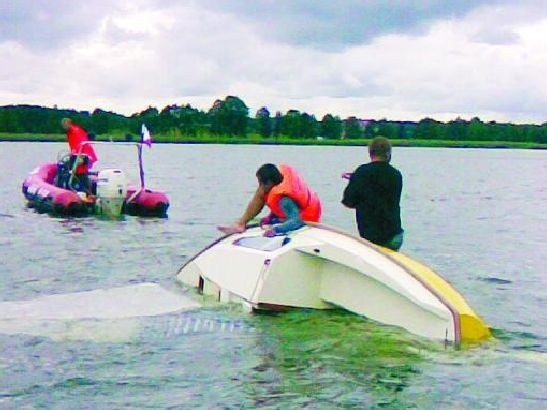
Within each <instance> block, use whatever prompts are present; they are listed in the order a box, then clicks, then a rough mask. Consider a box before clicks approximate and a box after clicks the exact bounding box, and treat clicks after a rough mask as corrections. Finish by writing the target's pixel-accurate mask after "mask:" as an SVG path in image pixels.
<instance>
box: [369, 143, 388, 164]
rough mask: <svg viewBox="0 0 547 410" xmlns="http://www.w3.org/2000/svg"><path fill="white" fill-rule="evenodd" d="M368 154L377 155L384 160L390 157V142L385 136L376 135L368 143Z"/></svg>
mask: <svg viewBox="0 0 547 410" xmlns="http://www.w3.org/2000/svg"><path fill="white" fill-rule="evenodd" d="M368 152H369V154H370V156H371V157H372V156H375V157H378V158H380V159H382V160H384V161H389V160H390V159H391V143H390V142H389V140H388V139H387V138H385V137H376V138H374V139H373V140H372V141H370V142H369V144H368Z"/></svg>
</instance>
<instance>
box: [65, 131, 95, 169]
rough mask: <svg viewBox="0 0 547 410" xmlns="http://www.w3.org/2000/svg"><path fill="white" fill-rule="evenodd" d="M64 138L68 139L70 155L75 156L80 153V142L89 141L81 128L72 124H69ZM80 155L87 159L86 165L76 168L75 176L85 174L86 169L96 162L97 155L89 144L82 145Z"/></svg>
mask: <svg viewBox="0 0 547 410" xmlns="http://www.w3.org/2000/svg"><path fill="white" fill-rule="evenodd" d="M66 136H67V139H68V145H69V147H70V153H71V154H72V155H77V154H78V153H80V146H81V144H82V142H84V141H89V139H88V138H87V133H86V132H85V131H84V130H83V129H82V128H80V127H78V126H77V125H74V124H71V125H70V126H69V127H68V130H67V132H66ZM81 153H82V154H84V155H86V156H87V157H88V164H87V165H78V167H77V168H76V173H77V174H85V173H86V172H87V171H88V169H89V168H91V167H92V166H93V164H94V163H95V162H96V161H97V154H96V153H95V149H94V148H93V146H92V145H91V144H84V145H83V146H82V150H81Z"/></svg>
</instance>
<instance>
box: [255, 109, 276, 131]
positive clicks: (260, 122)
mask: <svg viewBox="0 0 547 410" xmlns="http://www.w3.org/2000/svg"><path fill="white" fill-rule="evenodd" d="M255 117H256V122H257V130H258V133H259V134H260V136H261V137H262V138H269V137H270V136H271V135H272V119H271V118H270V111H268V109H267V108H266V107H261V108H260V109H259V110H258V111H257V112H256V116H255Z"/></svg>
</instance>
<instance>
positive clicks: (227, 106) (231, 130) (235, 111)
mask: <svg viewBox="0 0 547 410" xmlns="http://www.w3.org/2000/svg"><path fill="white" fill-rule="evenodd" d="M209 116H210V118H211V130H212V131H213V132H214V133H216V134H224V135H231V136H234V135H237V136H245V135H246V133H247V120H248V116H249V108H248V107H247V105H245V103H244V102H243V101H242V100H241V99H239V98H238V97H234V96H228V97H226V98H225V99H224V100H223V101H222V100H216V101H215V103H214V104H213V107H212V108H211V109H210V110H209Z"/></svg>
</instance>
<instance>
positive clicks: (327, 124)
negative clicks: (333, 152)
mask: <svg viewBox="0 0 547 410" xmlns="http://www.w3.org/2000/svg"><path fill="white" fill-rule="evenodd" d="M342 128H343V125H342V120H341V119H340V117H338V116H336V117H335V116H333V115H332V114H326V115H324V116H323V118H322V119H321V137H322V138H325V139H340V138H341V137H342Z"/></svg>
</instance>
